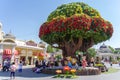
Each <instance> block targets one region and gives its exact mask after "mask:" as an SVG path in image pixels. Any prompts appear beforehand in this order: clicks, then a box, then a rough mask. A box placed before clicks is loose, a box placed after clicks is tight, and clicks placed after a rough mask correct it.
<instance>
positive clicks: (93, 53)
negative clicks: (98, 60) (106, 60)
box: [87, 48, 96, 57]
mask: <svg viewBox="0 0 120 80" xmlns="http://www.w3.org/2000/svg"><path fill="white" fill-rule="evenodd" d="M87 52H88V53H89V57H95V56H96V51H95V49H94V48H89V49H88V50H87Z"/></svg>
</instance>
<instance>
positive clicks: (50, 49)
mask: <svg viewBox="0 0 120 80" xmlns="http://www.w3.org/2000/svg"><path fill="white" fill-rule="evenodd" d="M47 52H48V53H53V52H54V50H53V48H52V46H50V45H48V46H47Z"/></svg>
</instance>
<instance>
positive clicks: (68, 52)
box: [62, 38, 82, 58]
mask: <svg viewBox="0 0 120 80" xmlns="http://www.w3.org/2000/svg"><path fill="white" fill-rule="evenodd" d="M81 45H82V39H81V38H79V39H78V40H71V42H64V47H62V51H63V57H64V58H65V57H68V56H71V57H72V58H76V55H75V52H76V51H77V50H79V48H80V47H81Z"/></svg>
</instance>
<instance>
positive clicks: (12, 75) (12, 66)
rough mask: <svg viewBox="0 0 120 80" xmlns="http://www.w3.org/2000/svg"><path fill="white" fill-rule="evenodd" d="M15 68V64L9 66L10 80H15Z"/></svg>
mask: <svg viewBox="0 0 120 80" xmlns="http://www.w3.org/2000/svg"><path fill="white" fill-rule="evenodd" d="M16 69H17V67H16V65H15V62H13V63H12V65H11V66H10V80H12V78H13V80H14V79H15V71H16Z"/></svg>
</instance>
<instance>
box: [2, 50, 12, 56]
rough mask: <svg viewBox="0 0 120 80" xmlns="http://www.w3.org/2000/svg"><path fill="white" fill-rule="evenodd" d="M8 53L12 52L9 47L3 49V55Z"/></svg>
mask: <svg viewBox="0 0 120 80" xmlns="http://www.w3.org/2000/svg"><path fill="white" fill-rule="evenodd" d="M10 54H12V51H11V49H5V50H4V51H3V55H10Z"/></svg>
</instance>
